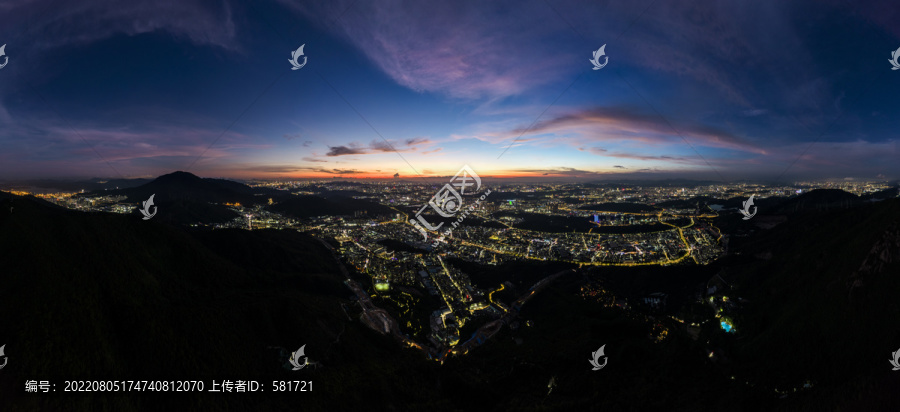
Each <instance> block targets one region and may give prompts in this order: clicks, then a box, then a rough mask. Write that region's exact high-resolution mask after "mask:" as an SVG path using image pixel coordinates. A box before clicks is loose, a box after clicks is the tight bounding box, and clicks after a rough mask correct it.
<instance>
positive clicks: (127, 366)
mask: <svg viewBox="0 0 900 412" xmlns="http://www.w3.org/2000/svg"><path fill="white" fill-rule="evenodd" d="M142 195H143V194H142ZM829 199H830V198H829ZM807 206H808V205H807ZM10 208H12V211H10ZM786 213H787V219H786V221H785V222H783V223H781V224H779V225H777V226H775V227H774V228H772V229H769V230H763V231H759V232H756V233H755V234H753V235H752V236H750V237H748V238H745V239H742V240H740V241H738V240H735V241H734V242H733V244H732V247H733V248H734V252H735V253H733V254H732V256H731V257H728V258H725V259H723V260H722V261H719V262H716V263H714V264H713V265H709V267H666V268H663V267H641V268H622V269H616V268H611V269H603V270H594V271H583V272H581V271H579V272H578V273H579V274H576V275H572V276H569V277H561V278H560V279H559V280H558V281H557V282H556V283H554V284H553V285H552V286H551V287H549V288H547V289H546V290H544V291H542V292H541V293H540V294H539V295H537V296H536V297H535V298H534V299H532V300H531V301H530V302H529V303H528V304H527V305H525V306H524V308H523V309H522V312H521V317H522V319H521V320H522V321H523V323H524V320H529V321H530V322H531V323H532V324H533V326H530V327H524V326H521V327H518V328H516V329H515V330H513V329H512V328H508V327H504V328H502V329H501V330H500V332H498V334H497V335H496V336H494V337H493V338H492V339H491V340H490V341H489V342H488V343H486V344H484V345H482V346H479V347H477V348H474V349H473V350H472V351H471V352H470V353H468V354H466V355H465V356H459V357H448V358H447V360H446V361H445V362H444V364H443V365H441V364H438V363H437V362H434V361H428V360H426V359H425V358H424V356H423V354H422V352H421V351H417V350H415V349H410V348H403V347H401V346H400V345H397V344H396V342H395V341H394V340H393V339H391V337H390V336H385V335H380V334H378V333H377V332H375V331H373V330H371V329H369V328H367V327H366V326H365V325H363V324H362V323H361V322H360V321H359V317H358V315H359V309H358V308H356V307H354V302H353V301H352V300H351V299H350V297H351V296H352V292H351V291H350V290H349V289H348V288H346V287H345V286H344V285H343V284H342V281H343V280H344V277H343V276H342V275H341V272H340V269H339V267H338V265H337V263H336V262H335V261H334V260H333V259H332V258H331V253H330V251H329V250H328V249H327V248H326V247H325V246H323V245H322V243H321V242H319V241H318V240H317V239H315V238H313V237H311V236H309V235H306V234H304V233H298V232H296V231H278V230H255V231H244V230H234V229H229V230H217V231H191V230H188V229H185V228H182V227H180V226H173V225H169V224H166V223H164V222H162V221H155V220H153V221H142V220H140V218H139V217H136V216H135V215H115V214H100V213H81V212H75V211H69V210H64V209H60V208H57V207H53V206H52V205H49V204H46V203H45V202H41V201H38V200H36V199H34V198H23V197H18V196H12V195H5V196H4V197H3V198H2V199H0V253H2V256H3V259H2V261H0V273H2V285H3V286H2V287H0V313H3V314H4V315H3V316H2V317H0V334H2V339H3V341H2V342H3V343H5V344H6V355H7V356H8V357H9V359H10V361H9V364H8V365H7V367H6V368H4V369H3V371H2V372H3V373H2V375H0V398H2V399H3V402H4V404H5V405H7V406H4V408H3V409H4V410H14V411H41V410H70V411H82V410H83V411H94V410H116V411H150V410H161V409H163V408H172V407H174V408H180V409H181V408H189V409H191V410H210V411H229V410H233V411H243V410H283V409H287V408H295V409H297V408H300V409H303V410H348V409H351V408H354V409H355V408H359V409H363V408H365V409H371V408H372V407H373V405H374V406H377V407H378V408H380V409H381V410H418V409H429V410H435V411H438V410H629V409H630V410H647V409H651V408H653V409H661V410H830V409H836V408H840V409H842V410H886V409H885V408H888V407H892V406H893V407H896V406H897V405H898V400H897V399H896V397H895V396H896V395H893V394H894V393H895V391H893V388H896V387H897V385H898V384H900V382H898V380H900V375H898V374H896V373H893V374H892V373H891V370H890V365H889V364H888V362H887V358H888V355H889V353H890V352H891V351H893V350H896V349H897V348H896V347H894V346H896V344H897V342H900V331H898V330H897V329H896V328H893V327H891V326H890V325H892V324H895V323H896V317H895V315H896V314H897V313H900V308H898V303H897V299H896V297H897V291H900V277H898V276H897V275H896V274H897V273H900V234H898V233H900V232H898V230H900V229H898V227H900V201H898V200H897V199H891V200H885V201H881V202H876V203H861V204H856V205H845V206H844V207H835V208H808V207H805V208H804V211H803V212H798V213H790V211H789V210H788V211H786ZM555 269H556V268H550V267H547V270H548V272H547V273H545V274H544V275H549V274H550V273H552V272H549V271H550V270H553V271H554V272H555V271H556V270H555ZM496 270H497V271H498V273H504V271H509V272H514V271H515V270H517V269H516V268H513V267H509V268H507V267H505V266H501V267H499V268H497V269H496ZM473 273H477V271H474V270H473ZM716 275H718V278H721V279H722V283H720V286H722V287H723V288H724V289H723V290H727V291H728V292H727V293H728V294H729V295H731V297H732V298H734V299H736V297H741V298H742V302H744V303H743V304H742V307H741V310H740V311H736V312H735V313H734V314H732V315H731V318H733V321H734V324H735V325H738V326H737V327H738V328H740V334H739V335H737V337H736V336H735V335H731V334H724V333H721V330H720V329H719V328H718V327H717V325H715V324H708V325H707V326H704V327H703V328H702V330H701V331H700V332H699V338H698V339H694V338H692V337H691V335H690V334H689V333H687V332H684V331H683V330H682V329H679V328H678V325H673V324H669V323H667V322H668V321H667V320H665V319H666V318H665V317H664V316H662V315H661V314H654V313H652V312H646V313H642V312H639V311H623V310H621V309H618V308H615V307H605V306H603V305H598V304H597V303H596V302H593V301H590V300H585V299H582V298H581V297H580V296H578V295H577V291H578V290H579V288H581V287H583V286H584V284H585V282H589V281H590V282H594V281H601V282H605V283H606V284H608V285H609V289H610V290H612V291H613V292H615V293H617V294H618V295H621V296H640V295H643V294H646V293H647V292H652V291H659V290H664V291H666V292H667V293H669V294H670V296H671V297H672V299H673V300H674V301H677V300H678V299H679V296H680V299H681V300H683V301H685V302H687V301H690V300H691V299H692V295H693V293H694V291H695V290H704V291H705V290H706V287H707V286H708V284H707V280H708V279H710V278H711V277H713V276H716ZM635 279H637V280H635ZM526 283H527V282H526ZM719 295H721V293H719ZM342 304H343V305H344V306H345V307H346V308H351V309H352V310H350V311H349V314H348V313H346V312H345V310H344V309H342ZM685 305H686V304H685ZM701 309H702V307H701ZM701 309H698V311H697V312H696V313H697V318H698V319H701V318H704V316H705V317H706V318H711V316H710V315H709V314H707V315H703V314H702V313H701V312H702V310H701ZM648 319H650V321H648ZM653 319H656V321H653ZM655 323H660V324H662V325H663V326H666V327H668V328H669V330H670V333H669V336H668V337H667V338H666V339H665V340H662V341H659V342H657V341H655V340H654V339H653V338H652V330H653V329H652V326H653V324H655ZM602 343H605V344H606V345H607V346H606V355H607V356H608V357H609V363H608V366H607V367H606V368H604V369H603V370H601V371H591V368H590V365H589V364H588V359H589V355H590V353H591V351H594V350H596V349H597V346H599V344H602ZM301 344H306V354H307V355H308V356H309V357H310V359H312V360H315V361H316V362H318V363H319V365H318V366H317V367H315V368H313V367H309V368H306V369H304V370H302V371H298V372H292V371H289V370H286V369H285V368H283V366H282V363H283V359H279V358H278V354H277V351H276V350H274V349H272V348H285V349H287V350H289V351H293V350H296V347H298V346H299V345H301ZM710 348H712V350H713V351H714V352H715V354H716V355H715V357H710V356H708V353H709V351H710V350H709V349H710ZM873 353H875V354H878V355H879V356H874V357H873V356H872V354H873ZM882 354H883V356H882ZM732 377H733V378H732ZM29 379H35V380H54V381H55V382H56V384H57V385H58V386H61V385H63V380H76V379H91V380H94V379H102V380H140V379H161V380H188V379H207V380H209V379H218V380H222V379H231V380H252V379H256V380H259V381H261V382H262V383H263V384H268V385H271V381H272V380H312V381H314V385H315V391H314V392H312V393H305V394H304V393H290V394H275V393H272V392H271V391H268V392H266V393H260V394H238V395H234V396H232V395H229V394H211V393H202V394H167V395H159V394H130V395H127V396H126V395H121V394H120V395H109V394H77V395H73V394H67V395H64V394H58V395H56V396H28V395H29V394H23V393H22V389H23V388H22V386H23V384H24V382H25V381H26V380H29ZM551 381H552V382H554V383H555V385H554V389H553V390H552V391H550V393H549V394H548V382H551ZM807 382H808V383H809V387H807V388H803V385H804V384H805V383H807ZM797 387H800V388H802V389H801V390H798V391H797V392H791V393H790V394H789V395H788V396H784V397H782V395H783V394H782V392H776V390H777V391H787V392H789V391H790V390H791V389H793V388H797ZM61 389H62V388H57V390H61ZM894 409H896V408H894Z"/></svg>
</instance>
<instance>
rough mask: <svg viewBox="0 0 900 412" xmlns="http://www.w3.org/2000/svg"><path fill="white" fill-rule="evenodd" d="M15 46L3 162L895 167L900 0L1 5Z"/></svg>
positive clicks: (641, 172) (340, 169)
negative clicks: (894, 58) (894, 56)
mask: <svg viewBox="0 0 900 412" xmlns="http://www.w3.org/2000/svg"><path fill="white" fill-rule="evenodd" d="M2 44H6V47H5V53H6V57H8V58H9V60H8V64H7V65H6V66H5V67H4V68H2V69H0V180H2V179H7V180H13V179H24V178H84V177H104V178H122V177H151V176H158V175H161V174H165V173H170V172H173V171H176V170H187V171H190V172H192V173H195V174H198V175H200V176H206V177H232V178H285V177H333V176H341V177H359V178H364V177H391V176H393V175H394V174H395V173H398V174H399V175H400V176H401V177H405V178H413V177H417V176H420V175H424V176H438V175H439V176H447V175H453V174H454V173H455V172H456V171H457V170H458V169H459V168H460V167H461V166H462V165H464V164H468V165H470V166H471V167H472V168H473V169H474V170H475V171H477V172H478V173H479V175H482V176H547V177H557V178H558V177H571V178H592V179H607V178H609V179H613V178H694V179H709V180H715V181H721V182H725V183H727V182H735V181H741V180H748V179H779V178H783V179H819V178H839V179H844V178H854V179H896V178H900V150H898V149H900V148H898V133H900V116H898V113H900V70H896V71H894V70H891V67H892V66H891V63H890V62H889V60H890V59H891V53H892V52H893V51H894V50H897V49H898V48H900V6H898V5H896V3H895V2H891V1H889V0H885V1H866V2H852V1H844V0H833V1H830V0H817V1H776V0H768V1H705V0H704V1H699V0H698V1H671V0H625V1H618V0H616V1H568V0H567V1H555V0H547V1H544V0H515V1H511V0H500V1H484V0H476V1H438V0H424V1H393V0H329V1H323V2H314V1H299V0H297V1H294V0H270V1H260V2H256V1H254V2H249V1H246V2H237V1H231V0H224V1H186V0H175V1H147V2H143V1H99V0H79V1H55V2H54V1H50V2H48V1H26V0H8V1H0V45H2ZM303 44H305V47H304V53H305V56H306V57H307V58H308V62H307V64H306V66H305V67H303V68H302V69H299V70H291V64H290V63H289V62H288V60H289V59H290V58H291V52H292V51H294V50H296V49H297V48H298V47H300V45H303ZM604 44H606V48H605V52H606V55H607V56H608V58H609V62H608V64H607V66H605V67H604V68H602V69H600V70H592V67H593V65H592V64H591V63H590V62H589V60H590V59H591V57H592V53H593V52H594V51H595V50H597V49H598V48H600V46H602V45H604ZM6 57H0V64H2V62H3V61H4V60H5V59H6ZM301 62H302V59H301ZM601 62H602V59H601Z"/></svg>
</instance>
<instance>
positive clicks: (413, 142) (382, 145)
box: [325, 138, 440, 157]
mask: <svg viewBox="0 0 900 412" xmlns="http://www.w3.org/2000/svg"><path fill="white" fill-rule="evenodd" d="M431 143H432V142H431V140H428V139H422V138H414V139H408V140H406V142H405V143H399V142H396V141H394V142H391V141H384V140H373V141H372V142H370V143H369V144H368V146H363V145H361V144H359V143H350V144H349V145H345V146H329V147H328V149H329V150H328V153H326V154H325V155H326V156H330V157H336V156H350V155H365V154H376V153H388V152H413V151H416V150H417V147H416V146H420V145H429V144H431ZM437 150H440V148H438V149H436V150H431V151H427V152H423V153H432V152H435V151H437Z"/></svg>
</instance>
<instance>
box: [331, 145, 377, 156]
mask: <svg viewBox="0 0 900 412" xmlns="http://www.w3.org/2000/svg"><path fill="white" fill-rule="evenodd" d="M366 153H368V151H367V150H365V149H358V148H351V147H347V146H328V153H326V154H325V156H331V157H334V156H348V155H358V154H366Z"/></svg>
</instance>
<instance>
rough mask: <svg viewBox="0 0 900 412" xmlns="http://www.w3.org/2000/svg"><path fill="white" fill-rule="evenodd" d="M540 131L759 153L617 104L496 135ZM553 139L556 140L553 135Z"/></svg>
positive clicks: (735, 139)
mask: <svg viewBox="0 0 900 412" xmlns="http://www.w3.org/2000/svg"><path fill="white" fill-rule="evenodd" d="M673 126H674V128H673ZM676 131H677V132H676ZM523 133H524V134H523ZM541 134H554V135H557V136H565V135H573V134H574V135H580V136H581V138H579V139H577V141H576V142H575V143H585V142H598V141H609V142H622V141H623V140H624V141H635V142H641V143H645V144H656V145H661V144H665V145H671V144H684V143H683V140H682V139H681V137H680V136H684V138H686V139H688V140H689V141H690V142H691V143H692V144H695V145H700V146H707V147H717V148H726V149H735V150H741V151H747V152H753V153H762V152H763V150H762V149H760V148H757V147H756V146H755V145H753V144H751V143H749V142H747V141H745V140H744V139H743V138H741V137H739V136H736V135H734V134H732V133H730V132H728V131H725V130H721V129H718V128H716V127H713V126H709V125H706V124H702V123H686V122H681V123H677V124H673V123H672V122H669V121H667V120H666V119H664V118H662V117H660V116H659V115H657V114H655V113H649V112H647V111H644V110H640V109H635V108H631V107H620V106H614V107H593V108H588V109H575V110H572V111H570V112H568V113H565V114H561V115H557V116H556V117H554V118H551V119H548V120H544V121H541V122H539V123H537V124H535V125H534V126H533V127H532V128H531V129H526V128H525V127H518V128H515V129H512V130H509V131H506V132H502V133H499V134H498V136H499V137H502V138H503V140H510V141H511V140H513V139H515V137H516V136H520V135H521V136H529V135H531V136H534V135H541ZM526 141H527V140H526V139H518V140H517V141H516V143H518V144H520V143H522V142H526ZM555 141H560V139H559V138H557V139H556V140H555ZM588 150H590V151H591V152H593V153H597V154H599V153H601V152H606V151H607V149H601V148H596V147H594V148H591V149H588Z"/></svg>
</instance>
